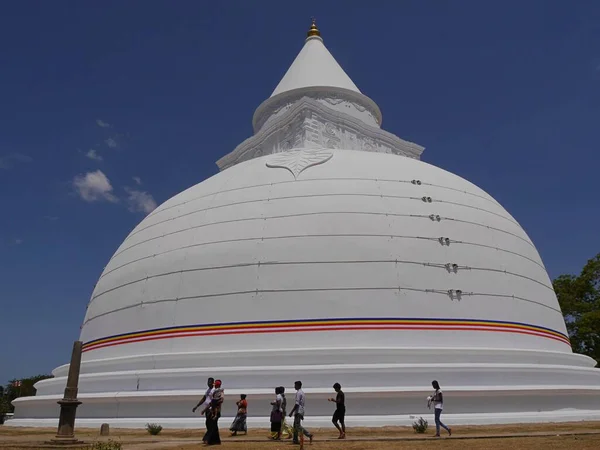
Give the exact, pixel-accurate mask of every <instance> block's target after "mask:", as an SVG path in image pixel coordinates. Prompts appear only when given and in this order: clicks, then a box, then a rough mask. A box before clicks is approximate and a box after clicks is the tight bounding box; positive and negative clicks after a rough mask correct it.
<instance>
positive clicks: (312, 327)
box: [83, 318, 571, 352]
mask: <svg viewBox="0 0 600 450" xmlns="http://www.w3.org/2000/svg"><path fill="white" fill-rule="evenodd" d="M349 330H372V331H377V330H417V331H423V330H430V331H495V332H505V333H517V334H527V335H531V336H538V337H544V338H548V339H554V340H557V341H559V342H562V343H564V344H566V345H568V346H570V345H571V343H570V341H569V338H568V336H566V335H565V334H563V333H560V332H559V331H555V330H552V329H550V328H546V327H542V326H538V325H531V324H526V323H521V322H506V321H497V320H472V319H423V318H333V319H308V320H279V321H256V322H231V323H216V324H203V325H184V326H178V327H168V328H157V329H153V330H146V331H137V332H133V333H123V334H118V335H114V336H108V337H104V338H100V339H95V340H92V341H89V342H86V343H85V344H84V345H83V351H84V352H85V351H90V350H95V349H99V348H104V347H112V346H115V345H121V344H129V343H136V342H145V341H152V340H158V339H172V338H180V337H194V336H216V335H233V334H258V333H284V332H308V331H349Z"/></svg>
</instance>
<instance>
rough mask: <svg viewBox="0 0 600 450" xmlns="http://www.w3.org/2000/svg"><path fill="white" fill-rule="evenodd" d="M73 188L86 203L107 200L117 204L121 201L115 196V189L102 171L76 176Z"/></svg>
mask: <svg viewBox="0 0 600 450" xmlns="http://www.w3.org/2000/svg"><path fill="white" fill-rule="evenodd" d="M73 187H74V188H75V191H76V192H77V194H78V195H79V196H80V197H81V198H82V199H83V200H85V201H86V202H96V201H103V200H105V201H108V202H112V203H116V202H118V201H119V199H117V198H116V197H115V196H114V194H113V187H112V185H111V184H110V181H109V179H108V178H107V177H106V175H104V173H103V172H102V171H101V170H96V171H95V172H87V173H84V174H80V175H77V176H75V178H74V179H73Z"/></svg>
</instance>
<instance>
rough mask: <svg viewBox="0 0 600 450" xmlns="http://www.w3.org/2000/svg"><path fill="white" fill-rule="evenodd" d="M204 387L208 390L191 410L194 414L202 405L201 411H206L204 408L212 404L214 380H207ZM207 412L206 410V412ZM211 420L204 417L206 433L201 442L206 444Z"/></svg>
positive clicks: (208, 417)
mask: <svg viewBox="0 0 600 450" xmlns="http://www.w3.org/2000/svg"><path fill="white" fill-rule="evenodd" d="M206 385H207V386H208V389H207V390H206V392H205V393H204V395H203V396H202V398H201V399H200V401H199V402H198V404H197V405H196V406H194V408H193V409H192V412H196V410H197V409H198V408H199V407H200V406H201V405H202V410H203V411H204V410H207V409H206V408H207V407H208V406H209V405H210V403H211V402H212V396H213V393H214V392H215V388H214V385H215V379H214V378H212V377H211V378H209V379H208V380H207V382H206ZM207 411H208V410H207ZM212 422H213V421H212V420H211V418H210V416H209V415H208V414H207V415H206V423H205V427H206V433H205V434H204V437H203V438H202V442H204V443H206V437H207V435H208V432H209V431H210V430H211V428H212Z"/></svg>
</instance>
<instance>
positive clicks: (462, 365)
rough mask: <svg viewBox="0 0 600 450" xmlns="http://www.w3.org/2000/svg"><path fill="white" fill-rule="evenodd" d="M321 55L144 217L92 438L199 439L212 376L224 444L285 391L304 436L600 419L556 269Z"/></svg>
mask: <svg viewBox="0 0 600 450" xmlns="http://www.w3.org/2000/svg"><path fill="white" fill-rule="evenodd" d="M381 120H382V116H381V112H380V110H379V108H378V107H377V105H376V104H375V102H373V100H371V99H370V98H368V97H367V96H365V95H364V94H362V93H361V92H360V91H359V90H358V88H357V87H356V85H355V84H354V83H353V82H352V80H351V79H350V78H349V77H348V75H346V73H345V72H344V71H343V70H342V68H341V67H340V66H339V65H338V64H337V62H336V61H335V59H334V58H333V57H332V56H331V54H330V53H329V51H328V50H327V49H326V47H325V46H324V44H323V40H322V39H321V37H320V33H319V31H318V30H317V28H316V26H315V25H314V24H313V26H312V27H311V29H310V31H309V33H308V38H307V39H306V43H305V44H304V47H303V48H302V50H301V51H300V53H299V54H298V56H297V57H296V59H295V61H294V62H293V64H292V66H291V67H290V68H289V70H288V71H287V73H286V74H285V76H284V77H283V79H282V80H281V82H280V83H279V85H278V86H277V87H276V88H275V91H274V92H273V94H272V95H271V97H270V98H268V99H267V100H265V101H264V102H263V103H262V104H261V105H260V106H259V107H258V109H257V110H256V112H255V114H254V119H253V124H254V136H252V137H251V138H249V139H247V140H246V141H244V142H242V143H241V144H240V145H239V146H238V147H237V148H236V149H235V150H234V151H233V152H231V153H230V154H228V155H226V156H224V157H223V158H222V159H220V160H219V161H218V162H217V164H218V165H219V167H220V169H221V172H220V173H219V174H217V175H215V176H213V177H211V178H209V179H207V180H205V181H203V182H202V183H200V184H197V185H195V186H193V187H191V188H189V189H188V190H186V191H184V192H182V193H180V194H178V195H176V196H175V197H173V198H171V199H170V200H168V201H166V202H165V203H164V204H162V205H161V206H160V207H159V208H158V209H156V210H155V211H154V212H153V213H151V214H150V215H148V216H147V217H146V218H145V219H144V220H143V221H142V222H141V223H140V224H139V225H138V226H137V227H136V228H135V229H134V230H133V231H132V232H131V233H130V234H129V236H128V237H127V238H126V239H125V241H124V242H123V243H122V244H121V246H120V247H119V249H118V250H117V251H116V253H115V254H114V256H113V257H112V258H111V260H110V261H109V262H108V264H107V265H106V268H105V269H104V272H103V273H102V276H101V277H100V279H99V281H98V283H97V285H96V288H95V289H94V292H93V295H92V298H91V300H90V302H89V305H88V308H87V313H86V316H85V320H84V322H83V326H82V330H81V340H82V341H84V343H85V347H84V351H85V353H84V355H83V363H82V376H81V378H80V391H79V392H80V395H79V398H80V400H81V401H82V402H83V404H82V405H81V406H80V408H79V409H78V423H79V426H84V425H94V426H97V425H99V424H101V423H104V422H107V423H111V424H113V425H115V426H133V427H135V426H144V425H145V424H146V423H147V422H157V423H160V424H162V425H163V426H173V427H188V426H193V427H197V426H199V424H200V423H201V419H200V418H199V417H198V415H193V414H192V413H191V409H192V406H193V405H194V404H195V403H196V402H197V400H198V398H199V397H200V396H201V395H202V393H203V391H204V386H205V380H206V378H207V377H208V376H214V377H217V378H221V379H222V380H223V381H224V387H225V389H226V390H225V392H226V395H227V397H226V398H227V399H228V400H226V403H225V406H224V416H225V418H224V419H222V422H223V425H222V426H226V425H228V424H229V423H228V419H227V416H229V417H232V416H233V415H234V413H235V405H234V399H235V398H237V397H238V395H239V394H240V393H246V394H247V395H248V399H249V405H250V406H249V424H250V426H253V425H255V426H256V425H262V426H264V425H266V424H267V423H268V414H269V411H270V407H269V404H268V403H269V401H270V400H271V399H272V397H273V389H274V387H275V386H279V385H285V386H288V387H289V388H288V389H289V392H290V395H293V393H292V392H293V391H292V386H293V382H294V381H295V380H298V379H299V380H302V381H303V382H304V387H305V391H306V393H307V396H308V400H307V420H306V423H307V425H308V426H314V425H326V424H329V420H330V414H331V412H332V411H331V404H329V403H327V402H326V401H325V399H326V398H327V397H329V396H330V395H331V392H332V389H331V386H332V385H333V383H334V382H340V383H341V384H342V386H343V387H344V390H345V392H346V395H347V409H348V415H347V423H348V424H349V425H373V426H379V425H394V424H408V423H411V422H412V419H411V418H410V416H411V415H424V414H426V413H427V409H426V404H425V403H426V402H425V396H426V395H427V394H428V393H429V392H430V391H431V387H430V386H431V385H430V383H431V380H433V379H437V380H439V382H440V383H441V385H442V387H443V388H444V392H445V393H446V412H445V417H446V419H447V422H449V423H452V424H458V423H499V422H520V421H558V420H580V419H600V370H597V369H594V365H595V362H594V361H593V360H591V359H590V358H588V357H585V356H581V355H577V354H574V353H573V352H572V350H571V346H570V344H569V338H568V336H567V330H566V328H565V322H564V320H563V315H562V314H561V310H560V307H559V305H558V302H557V299H556V296H555V294H554V291H553V290H552V284H551V282H550V279H549V277H548V274H547V273H546V269H545V268H544V264H543V263H542V260H541V259H540V256H539V254H538V252H537V250H536V248H535V246H534V245H533V244H532V242H531V240H530V239H529V237H528V236H527V234H526V233H525V231H524V230H523V228H521V226H520V225H519V223H518V222H517V221H516V220H515V219H514V218H513V217H512V216H511V215H510V214H509V213H508V212H507V211H506V210H505V209H504V208H503V207H502V206H501V205H500V204H498V202H496V201H495V200H494V199H493V198H492V197H491V196H490V195H488V194H487V193H486V192H484V191H483V190H481V189H480V188H478V187H477V186H475V185H473V184H471V183H469V182H468V181H466V180H464V179H462V178H460V177H458V176H456V175H454V174H452V173H449V172H446V171H444V170H442V169H439V168H437V167H435V166H432V165H429V164H427V163H424V162H422V161H420V155H421V152H422V151H423V147H421V146H419V145H417V144H414V143H411V142H407V141H404V140H402V139H400V138H399V137H397V136H395V135H393V134H391V133H389V132H386V131H383V130H382V129H381V128H380V126H381ZM67 369H68V366H61V367H59V368H57V369H56V370H55V371H54V375H55V378H54V379H50V380H45V381H42V382H40V383H38V384H37V385H36V387H37V389H38V391H37V396H35V397H30V398H21V399H18V400H17V401H15V405H16V415H15V419H14V420H13V421H12V424H14V425H29V426H31V425H33V426H42V425H50V424H52V425H54V424H56V420H57V419H56V418H57V417H58V405H57V404H56V402H57V400H59V399H60V398H61V397H62V393H63V389H64V385H65V382H66V375H67Z"/></svg>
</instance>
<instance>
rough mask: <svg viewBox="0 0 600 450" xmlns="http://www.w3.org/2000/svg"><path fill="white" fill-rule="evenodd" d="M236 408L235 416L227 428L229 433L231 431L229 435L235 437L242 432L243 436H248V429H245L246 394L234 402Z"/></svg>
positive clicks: (246, 412)
mask: <svg viewBox="0 0 600 450" xmlns="http://www.w3.org/2000/svg"><path fill="white" fill-rule="evenodd" d="M235 404H236V405H237V407H238V410H237V414H236V416H235V419H233V422H232V424H231V426H230V427H229V431H231V435H232V436H235V435H237V433H238V431H240V432H241V431H243V432H244V434H248V429H247V428H246V416H247V414H248V401H247V400H246V394H241V395H240V399H239V400H238V401H237V402H235Z"/></svg>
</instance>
